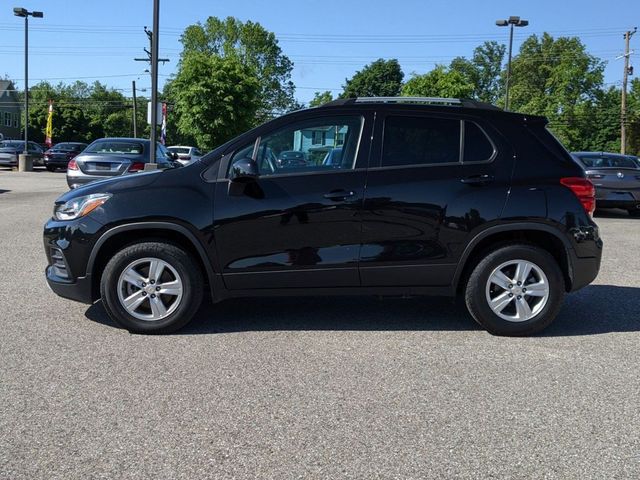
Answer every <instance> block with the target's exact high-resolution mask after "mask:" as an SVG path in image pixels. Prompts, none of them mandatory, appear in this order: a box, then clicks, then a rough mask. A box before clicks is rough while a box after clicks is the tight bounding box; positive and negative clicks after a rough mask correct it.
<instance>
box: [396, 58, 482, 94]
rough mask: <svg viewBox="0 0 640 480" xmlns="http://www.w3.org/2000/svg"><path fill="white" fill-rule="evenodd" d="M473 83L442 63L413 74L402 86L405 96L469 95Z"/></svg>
mask: <svg viewBox="0 0 640 480" xmlns="http://www.w3.org/2000/svg"><path fill="white" fill-rule="evenodd" d="M473 89H474V85H473V84H472V83H470V81H469V80H468V79H467V78H466V77H465V76H464V75H463V74H462V73H460V72H459V71H458V70H447V67H445V66H444V65H438V66H437V67H436V68H434V69H433V70H431V71H430V72H427V73H425V74H423V75H418V74H415V73H414V74H413V76H412V77H411V78H410V79H409V80H408V81H407V83H405V84H404V86H403V87H402V95H403V96H406V97H450V98H467V97H470V96H471V94H472V92H473Z"/></svg>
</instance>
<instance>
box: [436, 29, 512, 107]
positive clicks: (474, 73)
mask: <svg viewBox="0 0 640 480" xmlns="http://www.w3.org/2000/svg"><path fill="white" fill-rule="evenodd" d="M505 50H506V47H505V46H504V45H502V44H499V43H498V42H484V43H483V44H482V45H480V46H478V47H476V48H475V50H474V51H473V56H472V57H471V59H466V58H464V57H456V58H454V59H453V60H452V62H451V65H450V66H449V69H450V71H455V72H459V73H460V74H461V75H462V77H463V78H464V79H465V83H469V84H471V85H473V91H472V92H471V94H470V97H471V98H474V99H477V100H481V101H483V102H487V103H493V104H496V103H498V101H499V99H500V98H501V97H502V95H503V90H502V89H503V81H502V78H501V72H502V62H503V60H504V53H505Z"/></svg>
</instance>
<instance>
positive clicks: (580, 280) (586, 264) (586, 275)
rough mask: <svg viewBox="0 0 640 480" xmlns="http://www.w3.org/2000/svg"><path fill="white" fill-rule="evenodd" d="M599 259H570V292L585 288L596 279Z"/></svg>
mask: <svg viewBox="0 0 640 480" xmlns="http://www.w3.org/2000/svg"><path fill="white" fill-rule="evenodd" d="M601 258H602V257H601V256H600V255H598V256H597V257H587V258H580V257H574V258H573V259H572V264H571V269H572V275H571V276H572V281H571V291H572V292H575V291H576V290H580V289H581V288H584V287H586V286H587V285H589V284H590V283H591V282H593V281H594V280H595V279H596V277H597V276H598V272H599V271H600V260H601Z"/></svg>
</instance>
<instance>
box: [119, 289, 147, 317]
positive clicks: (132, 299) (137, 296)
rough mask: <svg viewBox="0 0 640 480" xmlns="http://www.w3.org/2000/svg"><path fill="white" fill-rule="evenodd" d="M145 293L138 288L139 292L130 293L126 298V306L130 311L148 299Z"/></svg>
mask: <svg viewBox="0 0 640 480" xmlns="http://www.w3.org/2000/svg"><path fill="white" fill-rule="evenodd" d="M143 293H144V292H143V291H142V290H138V291H137V292H135V293H132V294H131V295H129V296H128V297H127V298H125V299H124V307H125V308H126V309H127V310H129V311H130V312H133V311H135V310H136V308H138V307H139V306H140V304H141V303H142V302H144V301H145V300H146V299H147V297H146V296H144V295H143Z"/></svg>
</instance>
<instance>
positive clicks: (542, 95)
mask: <svg viewBox="0 0 640 480" xmlns="http://www.w3.org/2000/svg"><path fill="white" fill-rule="evenodd" d="M603 70H604V63H603V62H602V61H601V60H599V59H598V58H596V57H594V56H592V55H590V54H588V53H587V52H586V49H585V46H584V44H583V43H582V42H581V41H580V40H579V39H578V38H576V37H571V38H570V37H560V38H558V39H554V38H553V37H552V36H551V35H549V34H548V33H545V34H543V35H542V37H538V36H536V35H532V36H530V37H529V38H527V39H526V40H525V41H524V43H523V44H522V46H521V47H520V52H519V53H518V55H517V56H516V57H514V59H513V62H512V70H511V72H512V78H511V88H510V96H511V100H510V102H511V105H510V108H511V109H512V110H514V111H518V112H522V113H529V114H536V115H545V116H546V117H547V118H549V120H550V122H551V124H552V128H553V131H554V133H555V134H556V135H557V136H558V137H559V138H560V140H561V141H562V142H563V143H564V144H565V146H567V147H568V148H569V149H572V150H574V149H577V148H580V145H581V144H582V143H583V141H582V139H583V138H584V136H585V133H586V132H583V131H582V130H581V128H580V125H581V123H580V122H579V118H578V117H579V115H580V114H582V113H583V111H584V110H585V108H586V106H585V104H588V103H589V102H596V101H597V97H598V92H600V91H601V87H602V78H603Z"/></svg>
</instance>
